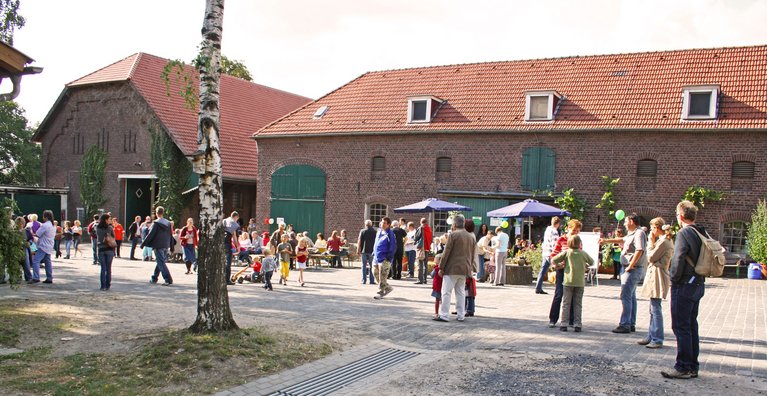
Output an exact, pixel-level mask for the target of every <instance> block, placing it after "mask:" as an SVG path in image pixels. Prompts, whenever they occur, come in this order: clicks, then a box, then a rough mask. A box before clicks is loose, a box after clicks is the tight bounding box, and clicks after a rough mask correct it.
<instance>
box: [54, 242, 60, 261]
mask: <svg viewBox="0 0 767 396" xmlns="http://www.w3.org/2000/svg"><path fill="white" fill-rule="evenodd" d="M53 251H54V252H56V258H59V257H61V239H54V240H53Z"/></svg>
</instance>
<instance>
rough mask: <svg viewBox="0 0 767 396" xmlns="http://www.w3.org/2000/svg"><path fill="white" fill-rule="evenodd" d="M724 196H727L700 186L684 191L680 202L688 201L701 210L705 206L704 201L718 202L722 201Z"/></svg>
mask: <svg viewBox="0 0 767 396" xmlns="http://www.w3.org/2000/svg"><path fill="white" fill-rule="evenodd" d="M726 196H727V194H725V193H724V192H722V191H716V190H712V189H710V188H706V187H700V186H691V187H690V188H688V189H687V191H685V193H684V195H683V196H682V200H683V201H690V202H692V203H693V204H694V205H695V206H697V207H699V208H701V209H703V207H705V206H706V201H711V202H719V201H722V200H724V198H725V197H726Z"/></svg>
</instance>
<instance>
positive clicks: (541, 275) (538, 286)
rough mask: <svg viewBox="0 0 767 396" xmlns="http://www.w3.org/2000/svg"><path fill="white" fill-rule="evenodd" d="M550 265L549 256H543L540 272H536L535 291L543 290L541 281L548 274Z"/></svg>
mask: <svg viewBox="0 0 767 396" xmlns="http://www.w3.org/2000/svg"><path fill="white" fill-rule="evenodd" d="M550 266H551V257H544V258H543V262H542V263H541V272H540V273H538V281H537V282H536V283H535V291H543V281H544V280H546V277H548V275H549V267H550Z"/></svg>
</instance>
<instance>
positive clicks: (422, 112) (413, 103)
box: [407, 96, 443, 124]
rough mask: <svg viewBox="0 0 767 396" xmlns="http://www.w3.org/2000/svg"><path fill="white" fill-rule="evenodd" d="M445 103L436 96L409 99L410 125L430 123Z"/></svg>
mask: <svg viewBox="0 0 767 396" xmlns="http://www.w3.org/2000/svg"><path fill="white" fill-rule="evenodd" d="M442 102H443V101H442V100H441V99H437V98H435V97H434V96H414V97H411V98H408V105H407V122H408V123H416V124H417V123H428V122H431V118H432V116H433V115H434V112H435V110H437V108H438V106H439V105H440V104H441V103H442Z"/></svg>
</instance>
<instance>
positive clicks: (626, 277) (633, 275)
mask: <svg viewBox="0 0 767 396" xmlns="http://www.w3.org/2000/svg"><path fill="white" fill-rule="evenodd" d="M643 277H644V267H634V270H633V271H631V272H629V273H628V274H626V267H623V268H622V269H621V304H622V305H623V312H622V313H621V321H620V326H622V327H625V328H629V327H631V326H636V324H637V293H636V292H637V283H639V280H640V279H642V278H643Z"/></svg>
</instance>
